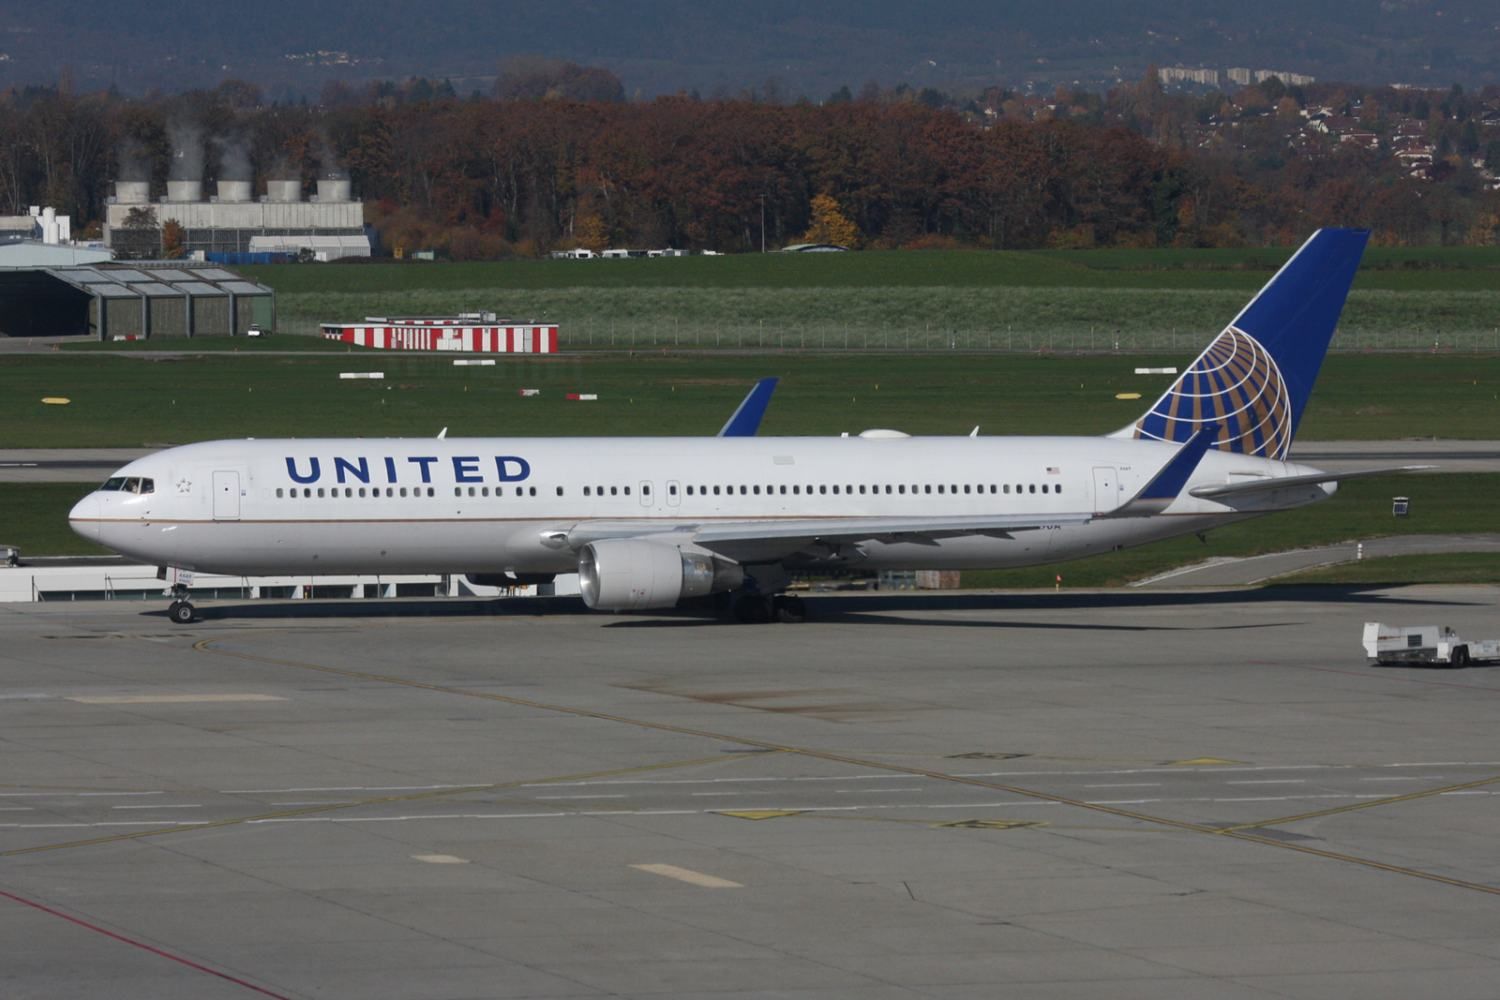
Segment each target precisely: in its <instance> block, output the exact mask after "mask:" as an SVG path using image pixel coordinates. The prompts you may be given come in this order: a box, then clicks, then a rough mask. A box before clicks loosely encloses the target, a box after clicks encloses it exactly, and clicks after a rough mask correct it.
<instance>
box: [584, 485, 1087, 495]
mask: <svg viewBox="0 0 1500 1000" xmlns="http://www.w3.org/2000/svg"><path fill="white" fill-rule="evenodd" d="M667 491H668V492H669V493H670V494H671V495H673V496H676V495H677V487H676V486H675V485H671V486H668V488H667ZM584 492H585V493H587V492H588V490H587V487H585V489H584ZM626 492H627V493H628V492H629V489H628V488H627V490H626ZM736 492H738V495H739V496H763V495H764V496H775V495H780V496H787V495H788V494H790V495H792V496H804V495H806V496H827V495H829V494H832V495H834V496H856V495H857V496H871V495H880V494H884V495H885V496H892V495H901V496H906V495H912V496H918V495H921V496H927V495H931V494H933V493H937V494H939V495H948V496H958V495H959V494H963V495H966V496H972V495H975V494H979V495H984V494H986V493H989V494H991V495H996V494H1009V493H1010V492H1011V484H1010V483H1002V484H996V483H990V484H989V485H988V486H987V487H986V486H985V485H983V484H978V485H976V484H973V483H964V484H963V485H962V486H960V485H959V484H957V483H936V484H933V483H912V484H911V488H910V489H909V490H908V488H907V484H905V483H895V484H892V483H883V484H879V485H866V484H864V483H861V484H859V485H858V486H855V485H853V484H849V483H844V484H839V483H834V484H832V485H830V484H828V483H820V484H813V483H808V484H807V486H806V487H805V489H804V487H803V485H802V484H800V483H794V484H792V485H790V486H786V485H782V486H775V485H767V486H766V487H765V489H764V490H762V489H761V487H760V485H759V484H756V485H751V486H706V485H698V486H696V487H694V486H688V487H686V493H687V495H688V496H690V497H691V496H704V497H706V496H710V495H712V496H716V497H717V496H735V495H736ZM1015 492H1016V493H1017V494H1020V493H1036V492H1038V488H1037V484H1036V483H1029V484H1028V483H1016V484H1015ZM1040 492H1042V493H1052V494H1058V493H1061V492H1062V484H1061V483H1042V484H1041V488H1040Z"/></svg>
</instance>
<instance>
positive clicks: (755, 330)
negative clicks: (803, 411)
mask: <svg viewBox="0 0 1500 1000" xmlns="http://www.w3.org/2000/svg"><path fill="white" fill-rule="evenodd" d="M280 331H281V332H282V333H291V334H304V335H310V336H318V335H319V330H318V326H317V324H316V323H315V322H312V321H309V320H306V319H303V318H300V317H299V318H295V319H293V318H288V319H286V320H285V321H284V322H283V323H282V324H280ZM1214 332H1216V331H1206V330H1198V329H1192V330H1188V329H1165V330H1110V329H1106V328H1103V327H1095V328H1090V329H1061V330H1039V329H1034V328H1026V327H1009V326H1008V327H1005V328H1003V329H993V328H991V329H964V328H955V327H943V326H934V325H895V324H892V325H887V326H871V325H868V324H858V325H856V324H836V323H829V324H818V323H811V324H801V325H798V326H796V327H789V326H785V325H782V324H773V323H762V322H753V323H741V324H717V325H712V326H710V325H706V324H688V323H673V322H671V321H668V322H666V323H662V322H660V321H655V320H649V321H648V320H631V319H620V320H609V321H598V320H589V319H586V320H582V321H578V322H573V323H570V322H567V321H562V322H560V323H559V324H558V347H559V349H560V350H564V351H641V350H649V351H668V352H670V351H693V352H698V351H729V352H745V351H772V352H785V353H801V352H806V353H829V352H842V351H850V352H866V353H935V352H942V351H957V352H966V353H1010V354H1058V355H1064V354H1156V355H1161V354H1170V355H1174V356H1194V357H1195V356H1197V354H1198V353H1199V352H1200V351H1202V350H1203V348H1204V347H1206V346H1207V345H1208V342H1209V340H1210V339H1211V338H1212V336H1213V333H1214ZM1330 350H1332V351H1333V352H1334V353H1343V354H1364V353H1379V352H1404V353H1412V352H1432V353H1444V354H1449V353H1455V354H1500V327H1495V328H1491V329H1455V330H1444V329H1407V330H1367V329H1342V330H1340V331H1339V332H1338V333H1337V334H1336V335H1335V336H1334V338H1333V343H1332V345H1331V347H1330Z"/></svg>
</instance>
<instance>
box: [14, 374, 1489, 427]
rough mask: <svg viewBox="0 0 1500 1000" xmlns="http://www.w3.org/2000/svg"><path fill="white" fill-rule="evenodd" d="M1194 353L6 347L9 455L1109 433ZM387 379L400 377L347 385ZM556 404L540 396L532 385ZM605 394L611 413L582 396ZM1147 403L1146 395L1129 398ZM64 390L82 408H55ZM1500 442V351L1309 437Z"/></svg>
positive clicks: (1317, 403)
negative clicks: (673, 438) (461, 441)
mask: <svg viewBox="0 0 1500 1000" xmlns="http://www.w3.org/2000/svg"><path fill="white" fill-rule="evenodd" d="M1182 363H1183V358H1181V357H1164V356H1129V357H1116V356H1111V355H1104V356H1092V355H1090V356H1083V357H1065V358H1064V357H1027V356H1016V355H994V356H982V357H974V356H964V355H948V354H941V355H925V356H913V357H900V356H890V355H878V354H851V355H841V356H830V355H791V354H786V355H781V354H769V353H768V354H765V355H756V356H753V357H747V356H743V355H715V356H688V357H682V356H673V355H670V354H661V353H659V352H651V353H638V354H636V355H634V356H633V357H628V358H622V357H615V356H606V357H599V356H586V357H579V356H574V355H557V356H554V357H539V356H533V357H509V358H502V359H500V362H499V364H497V365H496V366H495V367H493V368H458V367H454V366H453V364H452V358H450V357H446V356H441V355H437V356H433V355H394V354H383V353H380V352H362V353H360V354H359V355H358V356H357V357H344V356H333V357H316V356H288V357H281V356H264V355H260V354H257V353H250V354H238V355H224V354H208V355H201V356H198V355H187V356H182V357H164V358H159V357H136V356H119V355H108V354H95V353H81V354H75V353H71V352H70V353H66V354H49V355H15V356H0V447H105V446H122V447H148V446H155V445H162V444H168V443H172V444H180V443H185V442H188V441H197V440H205V439H210V438H218V437H279V436H286V437H316V436H365V437H383V436H408V437H412V436H415V437H421V436H424V435H428V434H436V433H437V432H438V431H439V430H440V429H441V428H443V427H445V426H446V427H448V428H449V433H450V434H452V435H454V436H488V435H506V436H524V435H543V436H550V435H625V434H648V435H669V434H711V433H713V432H714V431H715V430H717V429H718V427H719V425H720V424H722V423H723V421H724V419H725V418H726V417H727V416H728V414H729V412H730V411H731V410H732V409H733V407H734V406H735V404H736V403H737V402H738V401H739V399H740V398H741V397H742V396H743V394H744V392H745V391H746V390H747V389H748V387H749V385H750V383H751V382H752V381H753V380H754V379H756V378H757V377H760V376H763V375H768V374H776V375H780V376H782V378H783V381H782V385H781V387H780V389H779V390H778V392H777V395H776V398H775V400H774V401H773V402H772V404H771V409H770V412H769V414H768V415H767V417H766V422H765V426H764V428H763V432H764V433H766V434H773V435H774V434H781V435H800V434H838V433H841V432H844V431H850V432H857V431H860V430H863V429H865V428H867V427H895V428H898V429H901V430H904V431H907V432H909V433H915V434H964V433H967V432H968V430H969V429H970V428H971V427H973V426H974V425H976V424H978V425H979V426H980V428H981V433H985V434H1099V433H1105V432H1108V431H1110V430H1113V429H1114V428H1116V427H1120V426H1123V425H1124V424H1126V423H1129V422H1130V421H1131V420H1133V419H1134V418H1135V417H1136V416H1137V415H1138V414H1139V413H1140V412H1141V411H1142V410H1143V409H1144V407H1145V406H1146V405H1147V404H1148V402H1149V400H1151V399H1152V398H1154V397H1155V395H1156V394H1158V393H1160V392H1161V391H1162V390H1163V389H1164V388H1165V387H1166V386H1167V385H1168V384H1169V382H1170V376H1159V375H1156V376H1144V375H1135V374H1134V369H1135V367H1136V366H1156V365H1164V364H1182ZM349 370H378V371H383V372H384V373H385V375H386V377H385V379H383V380H360V381H340V380H339V378H338V373H339V372H340V371H349ZM523 387H525V388H540V389H542V395H541V396H539V397H535V398H529V399H523V398H521V397H520V395H519V393H518V390H519V389H520V388H523ZM570 391H582V392H593V393H598V394H599V396H600V398H599V400H598V401H597V402H592V403H578V402H570V401H568V400H565V399H564V398H563V394H564V393H566V392H570ZM1122 392H1139V393H1141V394H1142V397H1143V398H1142V399H1141V400H1119V399H1116V398H1115V397H1116V395H1117V394H1119V393H1122ZM46 396H64V397H67V398H69V399H70V400H72V402H71V403H70V404H69V405H67V406H48V405H45V404H43V403H42V402H41V400H42V398H43V397H46ZM1497 431H1500V357H1496V356H1459V355H1441V354H1440V355H1431V354H1421V355H1384V354H1376V355H1340V356H1336V357H1332V358H1330V359H1328V361H1327V363H1326V364H1325V365H1324V368H1323V373H1322V376H1321V378H1320V379H1319V385H1318V388H1317V391H1316V392H1314V394H1313V397H1312V401H1311V403H1310V404H1309V406H1308V410H1307V412H1306V414H1305V416H1304V420H1303V425H1302V428H1301V431H1300V435H1299V436H1300V437H1301V438H1302V439H1303V440H1330V439H1344V438H1354V439H1389V438H1407V437H1434V436H1436V437H1448V438H1488V437H1495V436H1497Z"/></svg>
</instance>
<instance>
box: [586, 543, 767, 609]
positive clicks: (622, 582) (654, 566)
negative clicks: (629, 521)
mask: <svg viewBox="0 0 1500 1000" xmlns="http://www.w3.org/2000/svg"><path fill="white" fill-rule="evenodd" d="M744 580H745V573H744V571H743V570H742V569H740V567H739V566H738V565H736V564H735V563H732V562H729V561H728V560H726V559H718V558H715V557H714V556H711V555H708V554H706V553H698V552H683V551H682V550H681V549H678V548H675V547H673V546H671V545H664V544H662V543H661V542H647V541H641V540H639V539H634V538H607V539H604V540H602V541H598V542H590V543H589V544H587V545H585V546H584V547H583V551H582V552H580V553H579V555H578V589H579V590H580V591H581V592H582V593H583V603H584V604H587V605H588V606H589V607H591V608H595V609H597V610H600V611H637V610H640V609H642V608H670V607H672V606H673V605H674V604H676V603H677V602H678V601H680V600H682V599H683V598H685V597H702V596H703V595H705V594H716V593H719V592H721V591H725V590H733V589H734V588H735V587H738V586H739V585H740V584H742V583H743V582H744Z"/></svg>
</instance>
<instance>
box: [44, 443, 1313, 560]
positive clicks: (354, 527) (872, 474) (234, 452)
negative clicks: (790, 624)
mask: <svg viewBox="0 0 1500 1000" xmlns="http://www.w3.org/2000/svg"><path fill="white" fill-rule="evenodd" d="M1177 448H1178V446H1177V445H1174V444H1164V443H1160V442H1152V441H1140V440H1130V439H1120V438H1107V437H1097V438H1096V437H990V438H984V437H925V438H907V437H882V438H866V437H847V438H812V437H805V438H799V437H791V438H771V437H752V438H513V439H506V438H468V439H462V438H455V439H447V440H434V439H351V438H342V439H321V440H319V439H308V440H296V439H293V440H265V441H257V440H243V441H209V442H203V443H201V444H192V445H185V446H183V447H178V448H171V449H168V450H165V451H162V452H158V453H156V454H154V455H151V456H148V457H146V458H142V459H139V460H137V461H135V462H132V463H130V464H129V465H127V466H125V467H124V468H122V469H121V470H120V471H119V472H118V473H117V474H116V476H117V477H129V478H130V479H132V480H139V481H146V480H149V481H150V484H151V491H150V492H130V491H126V490H121V489H118V488H116V489H113V490H110V491H100V492H95V493H92V494H90V495H89V496H88V497H86V498H84V499H83V500H82V501H80V502H79V504H78V505H77V506H76V507H75V508H74V510H73V512H72V514H71V520H72V523H73V526H74V528H75V530H77V531H78V532H79V533H80V534H83V535H84V536H85V537H88V538H90V539H93V540H96V541H98V542H99V543H101V544H103V545H106V546H108V547H109V548H111V549H114V550H116V551H118V552H121V553H123V554H125V555H127V556H130V557H133V558H138V559H141V560H143V561H147V562H151V563H154V564H157V565H163V566H175V567H181V568H184V569H190V570H196V571H200V572H216V573H230V574H244V575H259V574H272V573H279V574H284V573H310V574H318V573H414V572H425V573H492V572H514V573H557V572H568V571H572V570H573V569H575V568H576V565H577V560H578V553H577V551H576V550H575V549H574V548H572V547H570V546H569V545H567V544H566V543H565V542H563V541H562V539H563V537H564V536H566V534H567V533H568V532H569V531H571V530H573V529H575V528H577V527H578V526H579V525H587V524H590V523H594V522H600V521H608V522H626V521H628V522H631V523H633V524H638V525H639V526H640V529H641V530H642V531H643V532H649V531H655V530H657V528H659V529H660V530H661V531H670V530H672V529H674V528H678V527H683V526H690V525H704V524H713V523H715V522H724V521H735V522H745V521H775V520H778V519H798V520H801V521H805V520H807V519H817V518H829V519H833V518H838V519H840V520H842V521H847V520H848V519H850V518H862V517H871V518H873V517H901V518H923V517H934V518H937V517H955V516H973V515H1012V514H1014V515H1027V516H1034V517H1036V518H1037V519H1038V521H1039V522H1041V523H1042V527H1040V528H1039V529H1038V530H1028V531H1018V532H1016V533H1014V534H1013V535H1010V536H1006V535H1004V534H1003V533H997V534H975V535H964V536H961V537H944V538H936V539H928V540H912V541H899V540H887V541H876V540H872V541H866V542H862V543H860V544H859V545H858V546H853V547H847V548H844V549H841V550H840V551H838V552H837V553H829V555H828V558H827V560H826V562H828V563H829V564H838V565H848V566H862V567H866V568H870V569H887V568H889V569H961V568H979V567H1005V566H1021V565H1029V564H1036V563H1042V562H1053V561H1059V560H1064V559H1074V558H1078V557H1081V556H1087V555H1092V554H1095V553H1098V552H1104V551H1109V550H1112V549H1117V548H1122V547H1125V546H1130V545H1138V544H1142V543H1144V542H1150V541H1155V540H1158V539H1161V538H1167V537H1171V536H1174V535H1181V534H1186V533H1190V532H1199V531H1204V530H1207V529H1209V528H1213V527H1216V526H1218V525H1221V524H1224V523H1227V522H1229V521H1232V520H1237V519H1240V518H1243V517H1247V516H1252V515H1254V514H1259V513H1267V512H1269V511H1272V510H1280V509H1285V508H1289V507H1295V506H1301V505H1303V504H1306V503H1309V502H1312V501H1314V500H1319V499H1323V498H1324V497H1326V496H1328V495H1330V494H1331V493H1332V492H1333V490H1334V486H1333V485H1332V484H1327V485H1323V486H1307V485H1303V486H1300V487H1295V488H1293V487H1288V488H1287V489H1285V490H1278V491H1274V492H1270V493H1262V494H1258V495H1256V496H1255V497H1254V498H1253V499H1252V498H1246V499H1240V500H1225V501H1210V500H1201V499H1195V498H1193V497H1191V496H1189V495H1188V493H1187V488H1185V489H1184V490H1183V491H1182V493H1181V495H1179V496H1178V497H1177V499H1176V500H1174V501H1173V502H1172V503H1171V504H1170V505H1169V506H1168V507H1167V508H1166V510H1165V511H1163V512H1162V513H1159V514H1154V515H1151V516H1139V517H1119V518H1108V517H1091V518H1090V519H1089V520H1087V522H1086V523H1078V521H1079V517H1078V515H1085V516H1089V515H1104V514H1108V513H1109V512H1110V511H1112V510H1115V509H1116V508H1118V507H1120V506H1121V505H1122V504H1124V503H1125V502H1126V501H1127V500H1129V499H1130V498H1131V497H1132V496H1133V495H1134V494H1135V493H1136V492H1137V491H1138V490H1139V489H1140V488H1141V487H1142V485H1143V484H1144V483H1146V482H1147V481H1148V480H1149V479H1150V478H1151V477H1152V476H1153V475H1154V474H1155V473H1156V472H1157V470H1158V469H1160V468H1161V467H1162V466H1163V465H1164V464H1165V463H1166V462H1167V461H1168V460H1169V459H1170V458H1171V456H1172V455H1173V454H1174V453H1175V452H1176V450H1177ZM1315 471H1316V470H1313V469H1308V468H1306V467H1302V466H1294V465H1291V464H1289V463H1285V462H1279V461H1273V460H1270V459H1263V458H1253V457H1247V456H1243V455H1235V454H1226V453H1221V452H1216V451H1210V452H1209V453H1208V454H1207V455H1206V456H1205V457H1204V459H1203V461H1202V462H1201V464H1200V465H1199V466H1198V467H1197V469H1196V470H1195V471H1194V473H1193V476H1192V479H1191V481H1190V483H1189V484H1188V488H1191V487H1193V486H1200V485H1221V484H1225V483H1230V482H1237V481H1244V480H1253V479H1260V478H1266V477H1278V478H1279V477H1283V476H1289V475H1303V474H1308V473H1312V472H1315ZM114 481H115V480H112V482H114ZM1053 516H1056V517H1058V518H1060V519H1066V520H1068V521H1069V522H1070V523H1067V524H1056V525H1051V526H1049V525H1047V524H1046V523H1045V522H1046V519H1047V518H1048V517H1053ZM819 561H820V560H819V559H818V558H817V557H815V556H805V557H803V558H802V559H801V562H802V563H803V564H806V565H810V566H816V565H817V564H818V563H819Z"/></svg>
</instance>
